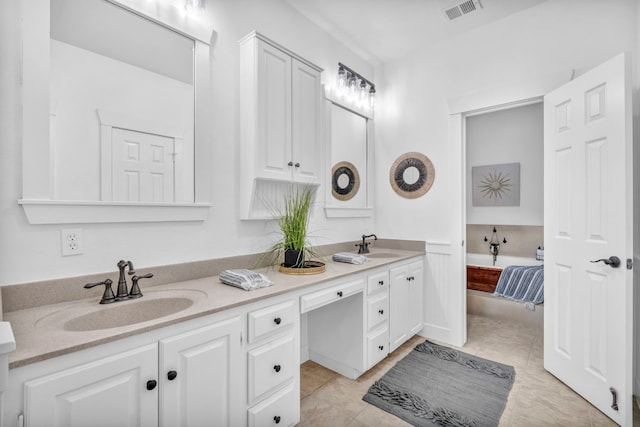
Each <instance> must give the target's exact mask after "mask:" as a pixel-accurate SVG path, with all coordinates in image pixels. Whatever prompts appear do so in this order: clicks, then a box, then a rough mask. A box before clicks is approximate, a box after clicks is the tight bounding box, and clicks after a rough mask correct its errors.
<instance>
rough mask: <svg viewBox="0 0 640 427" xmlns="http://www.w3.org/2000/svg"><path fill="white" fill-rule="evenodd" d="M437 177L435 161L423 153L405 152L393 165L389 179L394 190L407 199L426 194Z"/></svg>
mask: <svg viewBox="0 0 640 427" xmlns="http://www.w3.org/2000/svg"><path fill="white" fill-rule="evenodd" d="M435 177H436V171H435V169H434V168H433V163H431V160H429V158H428V157H427V156H425V155H424V154H422V153H415V152H412V153H405V154H403V155H401V156H400V157H398V158H397V159H396V161H395V162H394V163H393V165H392V166H391V171H390V172H389V181H390V182H391V187H392V188H393V191H395V192H396V193H398V194H399V195H400V196H402V197H405V198H407V199H415V198H418V197H420V196H422V195H423V194H425V193H426V192H427V191H429V189H430V188H431V186H432V185H433V181H434V179H435Z"/></svg>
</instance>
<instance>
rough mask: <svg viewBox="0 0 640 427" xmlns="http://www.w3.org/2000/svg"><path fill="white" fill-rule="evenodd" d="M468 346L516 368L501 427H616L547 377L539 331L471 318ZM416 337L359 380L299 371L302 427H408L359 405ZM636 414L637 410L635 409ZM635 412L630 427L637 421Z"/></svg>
mask: <svg viewBox="0 0 640 427" xmlns="http://www.w3.org/2000/svg"><path fill="white" fill-rule="evenodd" d="M467 323H468V330H467V336H468V340H467V344H466V345H465V346H464V347H463V348H461V350H463V351H465V352H467V353H470V354H474V355H477V356H480V357H483V358H486V359H491V360H494V361H496V362H501V363H505V364H508V365H511V366H513V367H514V368H515V369H516V379H515V383H514V384H513V388H512V390H511V393H510V395H509V399H508V401H507V405H506V408H505V410H504V413H503V414H502V418H501V420H500V426H536V427H538V426H615V425H616V424H615V423H614V422H613V421H611V420H610V419H609V418H608V417H606V416H605V415H604V414H602V413H601V412H600V411H598V410H597V409H595V408H594V407H593V406H592V405H591V404H589V403H588V402H587V401H586V400H584V399H583V398H582V397H580V396H579V395H578V394H576V393H574V392H573V391H572V390H571V389H570V388H568V387H567V386H565V385H564V384H563V383H562V382H560V381H559V380H557V379H556V378H555V377H554V376H552V375H551V374H549V373H548V372H546V371H545V370H544V368H543V366H542V358H543V350H542V349H543V347H542V346H543V337H542V329H541V328H540V327H535V326H530V325H524V324H519V323H513V322H508V321H504V320H494V319H490V318H487V317H481V316H475V315H469V316H468V320H467ZM424 340H425V338H423V337H414V338H412V339H411V340H409V341H408V342H406V343H405V344H404V345H403V346H401V347H400V348H398V349H397V350H396V351H395V352H393V353H392V354H390V355H389V356H388V357H387V358H386V359H385V360H383V361H382V362H380V363H379V364H378V365H376V366H375V367H374V368H373V369H371V370H370V371H369V372H367V373H365V374H364V375H363V376H361V377H360V378H358V379H357V380H350V379H348V378H345V377H343V376H341V375H339V374H336V373H334V372H333V371H330V370H328V369H325V368H324V367H322V366H320V365H318V364H316V363H314V362H311V361H309V362H305V363H304V364H303V365H302V366H301V367H300V378H301V385H300V394H301V399H302V400H301V420H300V424H299V425H300V426H318V427H320V426H322V427H324V426H334V427H339V426H350V427H352V426H406V425H408V424H407V423H405V422H404V421H402V420H401V419H399V418H396V417H395V416H393V415H390V414H388V413H386V412H384V411H382V410H380V409H378V408H376V407H375V406H373V405H370V404H368V403H366V402H364V401H363V400H362V396H363V395H364V394H365V393H366V392H367V390H368V389H369V387H370V386H371V384H373V382H374V381H375V380H376V379H378V378H380V377H381V376H382V375H383V374H384V373H385V372H386V371H387V370H388V369H390V368H391V367H392V366H393V365H394V364H395V363H396V362H397V361H398V360H400V359H402V358H403V357H404V356H405V355H406V354H407V353H408V352H409V351H411V349H412V348H413V347H414V346H415V345H416V344H419V343H421V342H422V341H424ZM636 409H637V408H636ZM636 415H637V410H636V413H634V426H639V425H640V419H639V418H638V417H637V416H636Z"/></svg>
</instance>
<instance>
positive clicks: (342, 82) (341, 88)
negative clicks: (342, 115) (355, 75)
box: [336, 67, 347, 97]
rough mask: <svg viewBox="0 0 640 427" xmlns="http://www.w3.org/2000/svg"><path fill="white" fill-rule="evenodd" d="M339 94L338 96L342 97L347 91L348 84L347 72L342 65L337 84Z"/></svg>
mask: <svg viewBox="0 0 640 427" xmlns="http://www.w3.org/2000/svg"><path fill="white" fill-rule="evenodd" d="M337 86H338V87H337V89H336V91H337V95H338V97H342V95H344V92H345V88H346V86H347V73H346V71H344V68H342V67H340V69H339V70H338V85H337Z"/></svg>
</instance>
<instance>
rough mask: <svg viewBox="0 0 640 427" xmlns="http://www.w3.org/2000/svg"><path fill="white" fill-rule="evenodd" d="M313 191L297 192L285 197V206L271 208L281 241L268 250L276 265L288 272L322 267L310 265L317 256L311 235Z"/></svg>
mask: <svg viewBox="0 0 640 427" xmlns="http://www.w3.org/2000/svg"><path fill="white" fill-rule="evenodd" d="M313 192H314V191H313V188H312V187H304V188H296V189H293V190H291V191H290V192H289V193H287V194H286V195H285V197H284V200H283V203H282V205H280V206H278V207H276V208H274V209H271V211H272V212H271V214H272V216H273V218H274V219H275V221H276V224H277V225H278V227H279V229H280V233H281V239H280V240H279V241H278V242H276V243H275V244H274V245H273V246H271V248H270V249H269V250H268V251H267V254H268V255H270V256H271V259H272V264H280V266H281V267H284V269H307V268H310V267H311V268H317V267H318V264H322V263H318V262H310V258H312V257H314V256H317V252H316V251H315V249H314V248H313V247H312V246H311V245H309V243H308V234H307V233H308V227H309V218H310V216H311V204H312V201H313ZM280 260H282V261H280ZM322 266H323V267H324V264H322ZM280 271H283V269H282V268H281V269H280Z"/></svg>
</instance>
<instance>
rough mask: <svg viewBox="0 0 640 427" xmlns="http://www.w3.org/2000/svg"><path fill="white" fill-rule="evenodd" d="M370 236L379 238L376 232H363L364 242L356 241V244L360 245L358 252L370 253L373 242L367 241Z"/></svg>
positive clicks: (375, 238)
mask: <svg viewBox="0 0 640 427" xmlns="http://www.w3.org/2000/svg"><path fill="white" fill-rule="evenodd" d="M369 237H373V240H378V236H376V235H375V234H369V235H368V236H366V235H364V234H363V235H362V243H356V246H358V253H359V254H368V253H369V244H371V242H367V241H365V239H368V238H369Z"/></svg>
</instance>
